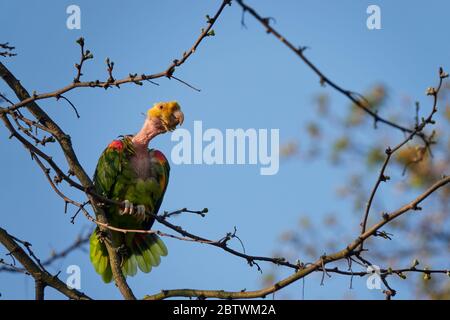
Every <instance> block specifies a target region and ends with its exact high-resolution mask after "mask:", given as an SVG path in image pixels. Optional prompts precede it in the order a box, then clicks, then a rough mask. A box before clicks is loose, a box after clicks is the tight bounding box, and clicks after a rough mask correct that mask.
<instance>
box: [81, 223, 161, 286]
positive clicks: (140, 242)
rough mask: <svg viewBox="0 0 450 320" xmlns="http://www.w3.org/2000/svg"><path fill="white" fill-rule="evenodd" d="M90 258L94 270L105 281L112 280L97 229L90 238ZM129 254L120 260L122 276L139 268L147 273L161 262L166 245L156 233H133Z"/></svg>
mask: <svg viewBox="0 0 450 320" xmlns="http://www.w3.org/2000/svg"><path fill="white" fill-rule="evenodd" d="M89 243H90V258H91V262H92V264H93V265H94V268H95V271H96V272H97V273H98V274H100V275H101V276H102V279H103V281H104V282H105V283H109V282H111V280H112V271H111V266H110V264H109V257H108V251H107V250H106V246H105V244H104V243H103V242H101V241H100V240H99V236H98V231H97V229H96V230H94V232H93V233H92V235H91V238H90V241H89ZM129 249H130V255H129V256H128V257H126V258H125V260H124V261H123V262H122V272H123V274H124V276H134V275H136V273H137V269H138V268H139V269H140V270H141V271H142V272H144V273H148V272H150V271H151V270H152V267H156V266H158V265H159V264H160V262H161V257H162V256H167V253H168V252H167V247H166V245H165V244H164V242H163V241H162V240H161V239H160V238H159V237H158V236H157V235H156V234H134V236H133V241H132V242H131V245H130V247H129Z"/></svg>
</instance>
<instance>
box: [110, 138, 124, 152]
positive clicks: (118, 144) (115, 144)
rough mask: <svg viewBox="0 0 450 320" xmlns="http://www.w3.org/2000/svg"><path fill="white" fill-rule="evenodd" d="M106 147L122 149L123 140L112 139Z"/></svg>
mask: <svg viewBox="0 0 450 320" xmlns="http://www.w3.org/2000/svg"><path fill="white" fill-rule="evenodd" d="M108 149H113V150H117V151H119V152H120V151H122V150H123V142H122V141H120V140H114V141H113V142H111V143H110V144H109V145H108Z"/></svg>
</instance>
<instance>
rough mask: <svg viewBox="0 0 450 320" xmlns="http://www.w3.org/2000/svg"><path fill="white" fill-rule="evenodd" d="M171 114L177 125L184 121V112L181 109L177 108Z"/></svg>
mask: <svg viewBox="0 0 450 320" xmlns="http://www.w3.org/2000/svg"><path fill="white" fill-rule="evenodd" d="M173 116H174V117H175V119H176V122H177V125H180V126H181V125H182V124H183V122H184V113H183V112H182V111H181V110H177V111H175V112H174V113H173Z"/></svg>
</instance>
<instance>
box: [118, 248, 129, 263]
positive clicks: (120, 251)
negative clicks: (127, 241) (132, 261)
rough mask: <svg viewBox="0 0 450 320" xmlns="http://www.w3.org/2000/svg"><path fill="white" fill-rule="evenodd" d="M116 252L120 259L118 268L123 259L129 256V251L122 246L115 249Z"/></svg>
mask: <svg viewBox="0 0 450 320" xmlns="http://www.w3.org/2000/svg"><path fill="white" fill-rule="evenodd" d="M116 251H117V253H118V254H119V256H120V258H121V262H120V266H122V265H123V263H124V261H125V258H126V257H128V256H129V255H130V250H129V249H128V248H127V247H126V246H125V245H124V244H122V245H121V246H120V247H118V248H116Z"/></svg>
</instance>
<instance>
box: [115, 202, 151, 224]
mask: <svg viewBox="0 0 450 320" xmlns="http://www.w3.org/2000/svg"><path fill="white" fill-rule="evenodd" d="M123 206H124V208H123V209H122V210H121V211H120V214H121V215H124V214H129V215H134V216H136V219H137V220H138V221H144V220H145V218H146V214H145V206H144V205H142V204H140V205H137V206H134V205H133V203H132V202H130V201H129V200H125V201H124V202H123ZM135 209H136V210H135Z"/></svg>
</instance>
